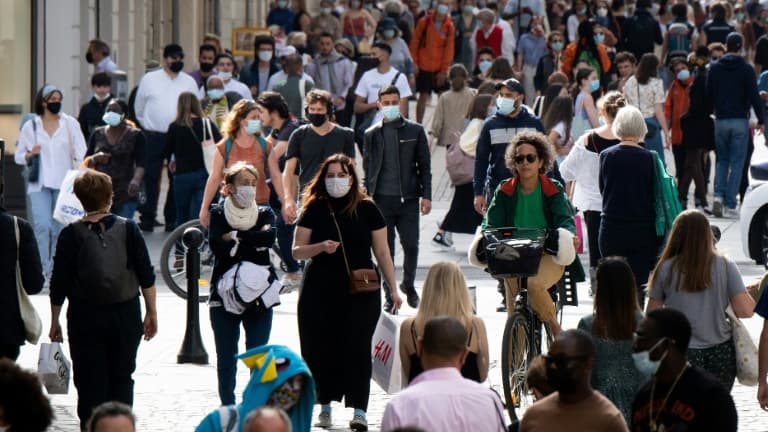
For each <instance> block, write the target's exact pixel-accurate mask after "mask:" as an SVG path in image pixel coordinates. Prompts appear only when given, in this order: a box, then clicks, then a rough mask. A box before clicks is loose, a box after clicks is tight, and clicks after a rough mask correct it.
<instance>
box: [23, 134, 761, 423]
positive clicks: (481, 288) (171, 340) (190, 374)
mask: <svg viewBox="0 0 768 432" xmlns="http://www.w3.org/2000/svg"><path fill="white" fill-rule="evenodd" d="M757 147H758V151H757V152H756V156H755V157H756V158H762V157H763V156H767V157H768V150H765V147H764V146H763V145H762V138H761V139H760V142H759V144H758V145H757ZM444 156H445V154H444V149H443V148H438V149H436V150H435V153H434V156H433V164H434V167H433V173H434V180H433V181H434V205H433V211H432V213H431V214H430V215H428V216H426V217H424V218H423V219H422V223H421V240H420V245H421V249H420V258H419V274H418V277H417V286H418V285H419V284H420V282H421V281H423V279H424V275H425V273H426V269H427V268H428V267H429V266H430V265H431V264H432V263H435V262H437V261H442V260H452V261H456V262H458V263H459V264H460V265H461V266H462V268H464V269H465V270H466V275H467V278H468V282H469V285H475V286H477V304H478V314H479V315H480V316H481V317H482V318H483V319H484V320H485V323H486V326H487V329H488V337H489V342H490V350H491V352H490V358H491V368H492V370H491V372H490V374H489V385H491V386H492V387H494V388H496V389H497V390H499V392H500V391H501V382H500V377H501V373H500V368H499V358H500V344H501V335H502V331H503V326H504V321H505V318H506V315H505V314H501V313H497V312H495V309H496V306H497V304H498V303H499V300H500V296H499V295H498V294H497V293H496V283H495V281H493V280H492V279H490V278H488V277H484V274H483V273H482V272H481V271H478V270H477V269H473V268H470V267H468V264H467V259H466V253H465V251H466V247H467V245H468V244H469V241H470V236H468V235H454V242H455V245H456V251H454V252H449V251H442V250H436V249H435V248H433V247H432V246H431V245H430V240H431V238H432V236H433V235H434V233H435V229H436V223H437V221H439V220H440V219H441V218H442V217H443V215H445V213H446V211H447V209H448V207H449V204H450V198H451V193H452V192H451V189H450V186H449V182H448V178H447V173H445V169H444ZM713 221H714V223H715V224H716V225H717V226H719V227H720V229H721V230H722V232H723V237H722V240H721V242H720V244H719V245H718V247H719V248H720V249H721V250H723V251H724V252H725V253H727V254H728V255H729V256H730V257H732V258H734V259H735V260H736V261H737V263H738V265H739V268H740V270H741V271H742V274H743V276H744V280H745V281H747V282H751V281H753V280H754V279H755V278H757V277H759V276H760V275H762V273H763V270H762V268H761V267H759V266H756V265H754V263H753V262H752V261H751V260H749V259H747V258H746V257H745V256H744V253H743V252H742V248H741V241H740V239H739V224H738V221H733V220H731V221H726V220H713ZM164 236H165V233H160V232H157V233H153V234H150V235H148V236H147V241H148V243H149V245H150V249H151V253H152V255H153V260H154V262H157V260H158V256H159V253H160V245H161V243H162V241H163V238H164ZM584 258H586V256H583V257H582V259H584ZM401 263H402V256H401V255H400V251H399V250H398V256H397V257H396V265H397V267H398V268H399V267H400V264H401ZM158 284H159V295H158V316H159V326H160V327H159V333H158V335H157V337H156V338H155V339H153V340H152V341H150V342H143V343H142V344H141V347H140V348H139V355H138V362H137V369H136V373H135V375H134V379H135V381H136V386H135V402H134V408H135V412H136V415H137V417H138V422H139V425H138V429H139V430H142V431H189V430H192V429H193V428H194V427H195V426H196V425H197V424H198V422H199V421H200V420H201V419H202V418H203V417H204V416H205V415H206V414H207V413H208V412H209V411H210V410H212V409H214V408H216V407H217V405H218V396H217V392H216V388H217V384H216V369H215V361H216V359H215V348H214V343H213V334H212V331H211V327H210V322H209V319H208V313H207V306H206V305H201V306H200V310H201V327H202V335H203V340H204V343H205V347H206V349H207V351H208V354H209V358H210V364H209V365H205V366H196V365H178V364H176V355H177V353H178V350H179V348H180V347H181V341H182V338H183V335H184V329H185V314H186V311H185V302H184V301H182V300H181V299H180V298H178V297H176V296H175V295H174V294H173V293H171V292H170V291H168V289H167V288H166V287H164V286H162V285H161V284H162V280H161V278H160V277H159V275H158ZM587 288H588V287H587V285H586V284H581V285H580V286H579V299H580V304H579V306H578V307H567V308H566V309H565V312H564V316H563V326H564V328H573V327H575V326H576V324H577V322H578V320H579V319H580V318H581V317H582V316H584V315H586V314H588V313H590V312H591V310H592V300H591V298H590V297H589V296H588V295H587ZM297 300H298V294H297V293H292V294H289V295H285V296H283V297H282V302H283V303H282V305H280V306H279V307H277V308H276V310H275V314H274V321H273V327H272V335H271V339H270V343H275V344H284V345H287V346H289V347H291V348H292V349H294V350H296V351H297V352H298V351H299V338H298V330H297V326H296V304H297ZM33 302H34V303H35V305H36V306H37V308H38V310H39V311H40V313H41V315H42V318H43V322H44V325H45V328H46V330H45V332H46V333H47V325H48V323H50V312H49V306H48V301H47V297H44V296H34V297H33ZM414 313H415V310H413V309H411V308H409V307H407V306H406V305H404V307H403V310H402V313H401V318H404V317H407V316H411V315H413V314H414ZM745 322H746V325H747V326H748V328H749V329H750V332H751V334H752V336H753V337H754V338H757V336H758V335H759V332H760V329H761V327H762V320H760V319H759V318H752V319H750V320H745ZM63 324H64V323H63ZM329 337H334V335H329ZM43 339H44V340H47V337H44V338H43ZM241 346H242V342H241ZM65 349H66V347H65ZM37 354H38V347H34V346H25V347H23V348H22V354H21V356H20V358H19V362H20V364H21V365H22V366H24V367H27V368H30V369H34V368H35V367H36V364H37ZM329 355H332V353H329ZM247 379H248V371H247V369H246V368H245V367H244V366H240V368H239V372H238V390H237V391H236V393H237V394H238V395H239V394H241V392H242V388H243V387H244V385H245V383H246V381H247ZM755 392H756V388H751V387H743V386H740V385H738V384H737V385H736V387H735V388H734V390H733V396H734V399H735V400H736V405H737V409H738V412H739V424H740V428H739V430H740V431H766V430H768V426H766V424H768V415H767V414H766V413H764V412H762V411H761V410H760V409H759V407H758V405H757V403H756V401H755ZM75 395H76V391H75V389H74V386H73V385H72V386H71V387H70V392H69V394H68V395H63V396H53V397H52V401H53V404H54V406H55V407H56V414H57V420H56V422H55V426H54V427H53V428H52V430H53V431H67V432H69V431H76V430H77V420H76V419H77V417H76V415H75V414H76V412H75V403H76V398H75ZM388 399H389V396H388V395H386V394H385V393H383V392H382V391H381V390H380V389H379V388H378V386H377V385H376V384H375V383H372V387H371V399H370V400H371V402H370V407H369V411H368V419H369V423H370V426H371V429H372V430H377V429H378V428H379V425H380V422H381V416H382V413H383V410H384V407H385V405H386V402H387V400H388ZM351 417H352V410H351V409H345V408H343V407H342V406H341V405H339V404H334V421H335V426H336V427H335V429H333V430H346V426H347V423H348V421H349V420H350V419H351Z"/></svg>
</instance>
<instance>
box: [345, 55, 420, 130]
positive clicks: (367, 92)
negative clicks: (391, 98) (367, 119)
mask: <svg viewBox="0 0 768 432" xmlns="http://www.w3.org/2000/svg"><path fill="white" fill-rule="evenodd" d="M398 73H399V74H400V76H399V77H397V82H395V87H397V89H398V90H399V91H400V98H401V99H402V98H408V97H411V94H412V93H411V86H409V85H408V78H407V77H406V76H405V74H404V73H402V72H400V71H398V70H397V69H395V68H393V67H392V66H390V67H389V70H388V71H387V72H386V73H381V72H379V69H378V68H373V69H371V70H368V71H366V72H365V73H364V74H363V76H361V77H360V81H359V82H358V83H357V88H355V95H356V96H360V97H363V98H365V101H366V102H367V103H374V102H376V101H378V100H379V90H381V89H382V88H384V87H386V86H388V85H390V84H392V80H394V79H395V75H397V74H398ZM382 118H384V114H382V113H381V110H376V117H374V118H373V122H372V123H371V124H375V123H377V122H379V121H381V119H382Z"/></svg>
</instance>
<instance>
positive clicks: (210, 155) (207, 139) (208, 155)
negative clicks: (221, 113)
mask: <svg viewBox="0 0 768 432" xmlns="http://www.w3.org/2000/svg"><path fill="white" fill-rule="evenodd" d="M200 144H201V145H202V147H203V163H205V170H206V171H208V174H210V173H212V172H213V159H214V157H215V156H216V141H214V140H213V132H212V130H211V119H208V118H204V119H203V140H202V141H201V142H200Z"/></svg>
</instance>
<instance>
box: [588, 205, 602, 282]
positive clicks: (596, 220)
mask: <svg viewBox="0 0 768 432" xmlns="http://www.w3.org/2000/svg"><path fill="white" fill-rule="evenodd" d="M600 220H601V217H600V212H599V211H595V210H584V222H585V223H586V224H587V241H588V245H589V267H590V268H597V265H598V264H599V263H600V258H601V257H602V255H600V243H599V242H598V235H599V234H600Z"/></svg>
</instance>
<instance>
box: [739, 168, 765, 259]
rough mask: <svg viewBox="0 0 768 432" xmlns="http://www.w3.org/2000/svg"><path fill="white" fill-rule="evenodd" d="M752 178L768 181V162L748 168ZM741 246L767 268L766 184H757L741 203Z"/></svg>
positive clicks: (749, 255) (748, 254)
mask: <svg viewBox="0 0 768 432" xmlns="http://www.w3.org/2000/svg"><path fill="white" fill-rule="evenodd" d="M750 173H751V175H752V178H753V179H755V180H757V181H761V182H766V181H768V162H763V163H759V164H754V165H752V166H751V167H750ZM740 221H741V223H740V225H741V244H742V246H743V247H744V253H745V254H746V255H747V256H748V257H750V258H752V259H753V260H755V262H756V263H757V264H763V265H764V266H766V268H768V183H757V184H756V185H755V186H754V187H752V188H751V189H750V190H749V191H748V192H747V194H746V196H745V197H744V202H743V203H741V217H740Z"/></svg>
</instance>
